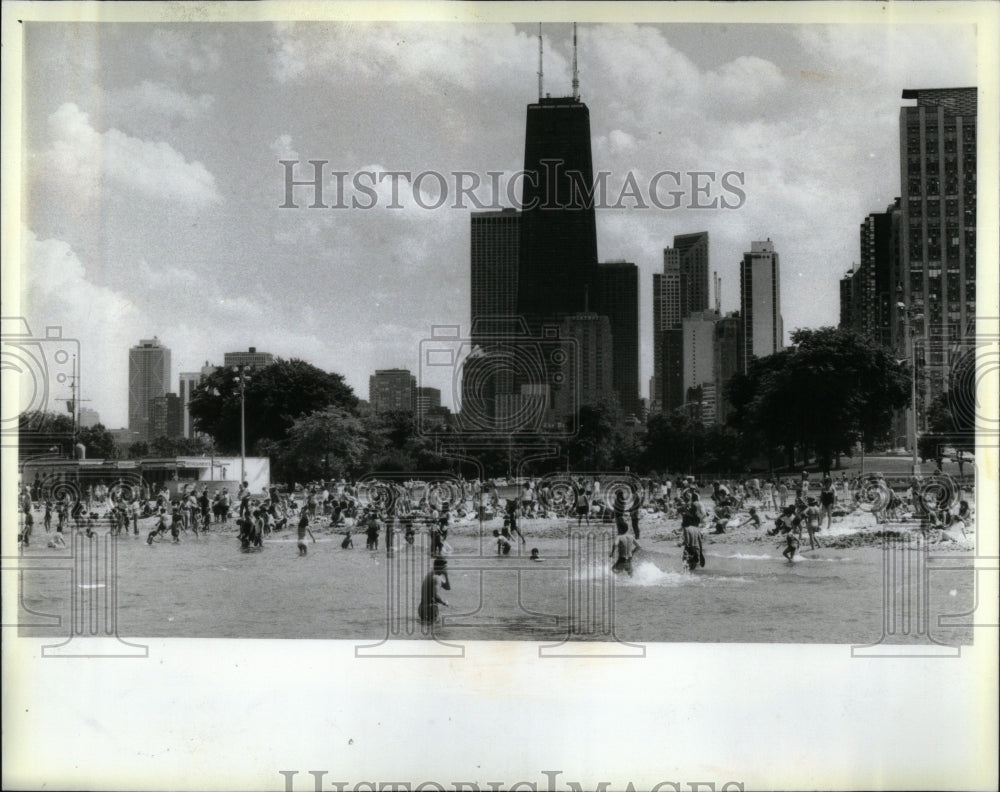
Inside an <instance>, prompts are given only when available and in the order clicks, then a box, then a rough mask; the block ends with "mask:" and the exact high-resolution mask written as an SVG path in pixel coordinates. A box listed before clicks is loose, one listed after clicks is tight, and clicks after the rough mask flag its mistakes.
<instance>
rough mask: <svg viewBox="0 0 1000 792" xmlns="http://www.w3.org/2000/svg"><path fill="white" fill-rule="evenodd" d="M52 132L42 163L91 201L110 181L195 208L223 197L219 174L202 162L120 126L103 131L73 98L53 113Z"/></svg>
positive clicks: (135, 190)
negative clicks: (190, 160)
mask: <svg viewBox="0 0 1000 792" xmlns="http://www.w3.org/2000/svg"><path fill="white" fill-rule="evenodd" d="M49 130H50V133H51V136H52V143H51V146H50V148H49V149H48V151H46V152H45V154H44V157H43V167H46V168H49V169H51V170H52V171H54V172H55V173H56V174H57V175H58V176H59V177H61V178H64V179H65V180H67V181H68V182H69V183H70V184H71V185H72V186H73V188H74V191H75V192H76V193H77V194H78V195H82V196H84V197H86V198H88V199H93V198H95V197H97V196H98V195H99V193H100V191H101V190H102V189H103V188H104V187H105V186H106V185H110V186H113V187H119V188H124V189H126V190H130V191H133V192H135V193H138V194H140V195H142V196H144V197H146V198H153V199H159V200H172V201H180V202H183V203H187V204H190V205H192V206H195V207H199V206H206V205H209V204H213V203H218V202H219V201H221V200H222V198H221V196H220V195H219V192H218V190H217V189H216V185H215V177H214V176H213V175H212V174H211V173H210V172H209V171H208V169H207V168H205V166H204V165H202V164H201V163H200V162H188V161H187V160H186V159H185V158H184V156H183V155H182V154H181V153H180V152H178V151H177V150H176V149H174V148H173V147H172V146H171V145H170V144H169V143H167V142H166V141H162V140H160V141H152V140H142V139H139V138H135V137H130V136H129V135H126V134H125V133H124V132H122V131H120V130H118V129H109V130H107V131H106V132H99V131H97V130H96V129H94V127H93V126H92V125H91V123H90V118H89V116H88V115H87V113H84V112H83V111H82V110H81V109H80V108H79V107H77V106H76V105H75V104H73V103H72V102H67V103H65V104H63V105H61V106H60V107H59V109H58V110H56V111H55V112H54V113H52V115H50V116H49Z"/></svg>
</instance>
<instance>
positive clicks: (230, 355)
mask: <svg viewBox="0 0 1000 792" xmlns="http://www.w3.org/2000/svg"><path fill="white" fill-rule="evenodd" d="M273 362H274V355H272V354H271V353H270V352H258V351H257V347H250V348H249V349H248V350H247V351H246V352H226V353H225V354H224V355H223V356H222V365H224V366H225V367H226V368H234V367H236V366H249V367H252V368H263V367H264V366H270V365H271V364H272V363H273ZM206 365H207V364H206Z"/></svg>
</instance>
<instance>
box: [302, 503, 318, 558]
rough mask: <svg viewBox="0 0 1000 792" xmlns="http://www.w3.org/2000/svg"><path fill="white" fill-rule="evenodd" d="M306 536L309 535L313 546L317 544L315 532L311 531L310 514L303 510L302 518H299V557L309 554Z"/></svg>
mask: <svg viewBox="0 0 1000 792" xmlns="http://www.w3.org/2000/svg"><path fill="white" fill-rule="evenodd" d="M306 534H309V538H310V539H312V540H313V544H316V537H315V536H313V532H312V531H310V530H309V514H308V512H306V510H305V509H303V510H302V516H301V517H299V541H298V546H299V555H300V556H304V555H305V554H306V553H308V552H309V549H308V548H307V547H306Z"/></svg>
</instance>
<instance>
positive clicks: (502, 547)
mask: <svg viewBox="0 0 1000 792" xmlns="http://www.w3.org/2000/svg"><path fill="white" fill-rule="evenodd" d="M505 534H507V532H506V531H505V532H504V533H503V534H502V533H500V531H498V530H497V529H496V528H494V529H493V537H494V538H495V539H496V540H497V555H510V548H511V541H510V539H509V538H508V537H509V534H507V535H505Z"/></svg>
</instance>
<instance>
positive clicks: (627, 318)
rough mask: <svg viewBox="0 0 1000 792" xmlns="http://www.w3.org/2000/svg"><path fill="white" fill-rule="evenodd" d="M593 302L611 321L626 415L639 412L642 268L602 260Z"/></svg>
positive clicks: (615, 375)
mask: <svg viewBox="0 0 1000 792" xmlns="http://www.w3.org/2000/svg"><path fill="white" fill-rule="evenodd" d="M590 302H591V306H592V309H593V310H594V311H596V312H597V313H598V314H601V315H604V316H607V317H608V320H609V321H610V323H611V350H612V369H611V370H612V383H613V386H614V390H615V392H616V393H617V394H618V403H619V404H620V405H621V408H622V411H623V412H624V413H625V415H634V416H636V417H638V415H639V270H638V268H637V267H636V266H635V264H631V263H628V262H625V261H609V262H602V263H601V264H599V265H598V267H597V288H596V290H595V294H594V297H593V298H592V299H591V301H590Z"/></svg>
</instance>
